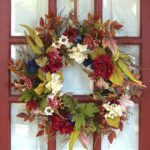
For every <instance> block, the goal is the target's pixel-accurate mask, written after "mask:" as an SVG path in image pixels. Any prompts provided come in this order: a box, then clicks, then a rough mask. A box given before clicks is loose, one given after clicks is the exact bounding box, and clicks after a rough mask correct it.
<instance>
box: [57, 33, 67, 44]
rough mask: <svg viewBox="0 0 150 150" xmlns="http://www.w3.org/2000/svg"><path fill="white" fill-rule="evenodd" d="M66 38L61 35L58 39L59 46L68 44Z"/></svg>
mask: <svg viewBox="0 0 150 150" xmlns="http://www.w3.org/2000/svg"><path fill="white" fill-rule="evenodd" d="M68 41H69V40H68V37H67V36H64V35H62V36H61V37H60V38H59V41H58V42H59V44H61V45H67V44H68Z"/></svg>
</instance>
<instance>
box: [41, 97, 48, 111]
mask: <svg viewBox="0 0 150 150" xmlns="http://www.w3.org/2000/svg"><path fill="white" fill-rule="evenodd" d="M47 105H48V103H47V100H46V98H45V97H43V98H42V99H41V100H40V106H39V109H40V110H41V111H43V110H44V109H45V107H47Z"/></svg>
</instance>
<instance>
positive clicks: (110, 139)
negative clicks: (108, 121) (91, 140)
mask: <svg viewBox="0 0 150 150" xmlns="http://www.w3.org/2000/svg"><path fill="white" fill-rule="evenodd" d="M116 138H117V135H116V132H115V131H111V133H110V134H109V135H108V140H109V142H110V143H111V144H112V142H113V140H114V139H116Z"/></svg>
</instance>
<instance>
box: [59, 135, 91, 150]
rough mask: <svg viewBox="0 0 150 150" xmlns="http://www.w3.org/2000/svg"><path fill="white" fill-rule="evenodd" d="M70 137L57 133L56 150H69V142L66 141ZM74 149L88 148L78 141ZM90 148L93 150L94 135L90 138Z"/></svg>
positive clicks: (83, 149) (82, 149) (89, 149)
mask: <svg viewBox="0 0 150 150" xmlns="http://www.w3.org/2000/svg"><path fill="white" fill-rule="evenodd" d="M68 139H69V136H66V135H65V136H64V135H61V134H59V133H57V135H56V150H68V149H69V142H67V143H66V140H68ZM73 147H74V148H73V150H86V149H85V148H84V147H83V146H82V145H81V143H80V142H79V141H76V142H75V144H74V146H73ZM88 150H93V137H90V138H89V145H88Z"/></svg>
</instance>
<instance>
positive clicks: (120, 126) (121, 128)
mask: <svg viewBox="0 0 150 150" xmlns="http://www.w3.org/2000/svg"><path fill="white" fill-rule="evenodd" d="M119 129H120V130H121V131H122V130H123V123H122V122H121V121H120V124H119Z"/></svg>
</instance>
